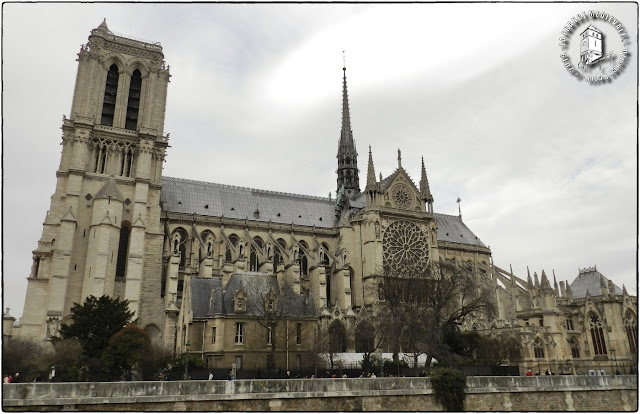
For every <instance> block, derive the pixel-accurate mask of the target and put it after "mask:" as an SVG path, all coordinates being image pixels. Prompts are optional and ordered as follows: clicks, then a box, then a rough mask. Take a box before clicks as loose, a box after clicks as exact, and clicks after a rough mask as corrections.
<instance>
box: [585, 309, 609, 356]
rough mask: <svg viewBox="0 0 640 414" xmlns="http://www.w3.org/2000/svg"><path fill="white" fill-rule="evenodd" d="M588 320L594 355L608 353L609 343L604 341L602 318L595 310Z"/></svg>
mask: <svg viewBox="0 0 640 414" xmlns="http://www.w3.org/2000/svg"><path fill="white" fill-rule="evenodd" d="M588 320H589V331H590V333H591V343H592V344H593V353H594V355H607V345H606V343H605V341H604V331H603V329H602V322H601V321H600V318H599V317H598V315H596V314H595V313H594V312H591V313H590V314H589V316H588Z"/></svg>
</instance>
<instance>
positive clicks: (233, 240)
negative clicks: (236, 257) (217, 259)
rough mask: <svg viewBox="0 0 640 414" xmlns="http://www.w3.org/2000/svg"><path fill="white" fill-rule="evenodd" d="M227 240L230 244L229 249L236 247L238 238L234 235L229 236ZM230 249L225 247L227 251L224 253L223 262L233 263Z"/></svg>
mask: <svg viewBox="0 0 640 414" xmlns="http://www.w3.org/2000/svg"><path fill="white" fill-rule="evenodd" d="M227 238H228V239H229V242H230V243H231V247H233V248H235V247H236V246H237V245H238V241H240V238H239V237H238V236H237V235H236V234H235V233H232V234H230V235H229V237H227ZM231 247H230V246H227V250H226V251H225V253H224V261H225V262H232V261H233V252H232V251H231Z"/></svg>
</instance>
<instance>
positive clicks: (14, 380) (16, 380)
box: [11, 372, 20, 384]
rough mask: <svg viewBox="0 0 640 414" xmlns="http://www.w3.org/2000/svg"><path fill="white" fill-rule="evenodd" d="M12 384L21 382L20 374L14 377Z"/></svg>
mask: <svg viewBox="0 0 640 414" xmlns="http://www.w3.org/2000/svg"><path fill="white" fill-rule="evenodd" d="M11 382H12V383H16V384H17V383H18V382H20V373H19V372H16V375H15V376H14V377H13V379H12V380H11Z"/></svg>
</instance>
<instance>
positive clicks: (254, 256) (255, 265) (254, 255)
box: [249, 236, 263, 272]
mask: <svg viewBox="0 0 640 414" xmlns="http://www.w3.org/2000/svg"><path fill="white" fill-rule="evenodd" d="M253 242H254V243H255V244H256V246H258V248H260V249H262V247H263V243H262V239H261V238H260V237H257V236H256V237H254V238H253ZM259 267H260V263H259V256H258V251H257V250H256V248H255V247H254V246H253V244H252V245H251V254H250V255H249V271H251V272H257V271H258V270H259Z"/></svg>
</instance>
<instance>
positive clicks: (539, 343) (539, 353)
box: [533, 336, 544, 358]
mask: <svg viewBox="0 0 640 414" xmlns="http://www.w3.org/2000/svg"><path fill="white" fill-rule="evenodd" d="M533 356H534V357H535V358H544V341H543V340H542V339H540V337H539V336H536V338H535V339H534V340H533Z"/></svg>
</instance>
